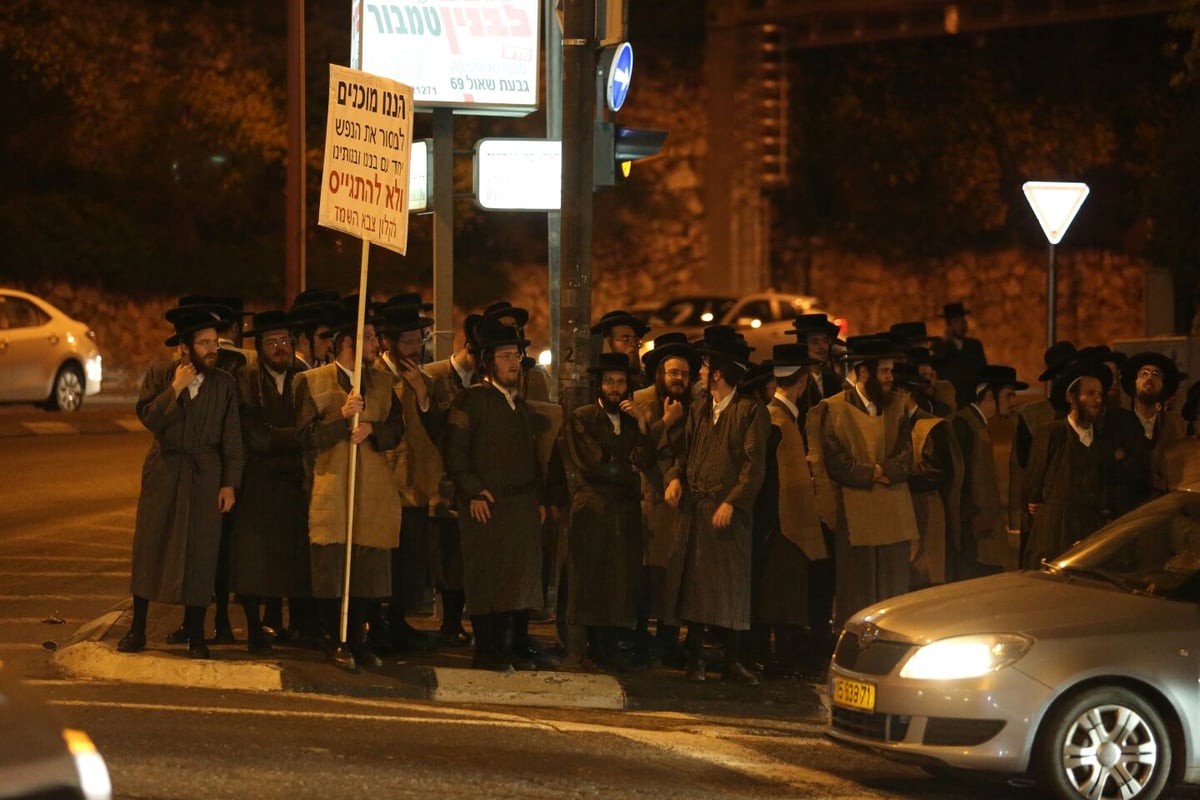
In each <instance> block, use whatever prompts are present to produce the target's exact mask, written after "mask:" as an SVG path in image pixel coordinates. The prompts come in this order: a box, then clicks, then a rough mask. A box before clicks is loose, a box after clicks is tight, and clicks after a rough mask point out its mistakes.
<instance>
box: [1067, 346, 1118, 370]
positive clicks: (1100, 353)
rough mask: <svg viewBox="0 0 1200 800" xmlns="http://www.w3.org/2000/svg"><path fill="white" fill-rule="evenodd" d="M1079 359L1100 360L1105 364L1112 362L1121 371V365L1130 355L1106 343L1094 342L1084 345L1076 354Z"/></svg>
mask: <svg viewBox="0 0 1200 800" xmlns="http://www.w3.org/2000/svg"><path fill="white" fill-rule="evenodd" d="M1076 358H1077V359H1080V360H1083V361H1100V362H1102V363H1105V364H1112V365H1113V366H1115V367H1116V368H1117V371H1118V372H1119V371H1120V369H1121V366H1122V365H1123V364H1124V363H1125V362H1126V361H1128V360H1129V356H1127V355H1125V354H1124V353H1122V352H1121V351H1119V350H1113V349H1112V348H1111V347H1109V346H1108V345H1106V344H1093V345H1089V346H1087V347H1084V348H1083V349H1081V350H1080V351H1079V353H1078V354H1077V355H1076Z"/></svg>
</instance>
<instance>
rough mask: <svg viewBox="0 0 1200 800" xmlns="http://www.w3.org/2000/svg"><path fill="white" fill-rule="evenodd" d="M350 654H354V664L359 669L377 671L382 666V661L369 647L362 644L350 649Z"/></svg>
mask: <svg viewBox="0 0 1200 800" xmlns="http://www.w3.org/2000/svg"><path fill="white" fill-rule="evenodd" d="M350 652H351V653H353V654H354V662H355V663H356V664H358V666H360V667H372V668H374V669H378V668H379V667H382V666H383V659H382V658H380V657H379V656H377V655H376V654H375V651H374V650H372V649H371V648H370V646H369V645H365V644H364V645H360V646H359V647H354V648H351V650H350Z"/></svg>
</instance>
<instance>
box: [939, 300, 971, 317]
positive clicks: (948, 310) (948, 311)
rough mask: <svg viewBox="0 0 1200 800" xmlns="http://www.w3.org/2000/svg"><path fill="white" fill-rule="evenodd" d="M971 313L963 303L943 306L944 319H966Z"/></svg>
mask: <svg viewBox="0 0 1200 800" xmlns="http://www.w3.org/2000/svg"><path fill="white" fill-rule="evenodd" d="M970 313H971V309H969V308H967V307H966V306H965V305H963V303H962V301H961V300H960V301H958V302H956V303H946V304H945V305H944V306H942V319H953V318H954V317H965V316H968V315H969V314H970Z"/></svg>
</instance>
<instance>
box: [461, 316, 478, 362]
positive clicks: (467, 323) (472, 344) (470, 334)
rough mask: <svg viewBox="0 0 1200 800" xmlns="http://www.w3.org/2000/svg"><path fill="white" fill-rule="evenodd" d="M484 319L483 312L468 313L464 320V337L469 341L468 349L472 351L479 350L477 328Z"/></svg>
mask: <svg viewBox="0 0 1200 800" xmlns="http://www.w3.org/2000/svg"><path fill="white" fill-rule="evenodd" d="M482 321H483V314H467V318H466V319H464V320H463V338H464V340H465V341H466V343H467V349H468V350H470V351H471V352H472V353H474V352H476V351H477V350H479V344H478V340H477V339H476V338H475V328H476V327H477V326H478V325H479V323H480V322H482Z"/></svg>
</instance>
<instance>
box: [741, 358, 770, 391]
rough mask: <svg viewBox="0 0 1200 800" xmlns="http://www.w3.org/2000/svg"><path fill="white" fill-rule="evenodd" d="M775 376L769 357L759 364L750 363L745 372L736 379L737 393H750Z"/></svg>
mask: <svg viewBox="0 0 1200 800" xmlns="http://www.w3.org/2000/svg"><path fill="white" fill-rule="evenodd" d="M774 378H775V363H774V362H773V361H772V360H771V359H769V358H768V359H767V360H766V361H763V362H762V363H761V364H750V365H749V366H748V367H747V368H746V374H745V375H744V376H742V379H741V380H740V381H738V385H737V391H738V394H752V393H754V392H757V391H758V390H759V389H761V388H762V387H763V386H765V385H766V384H767V382H768V381H771V380H773V379H774Z"/></svg>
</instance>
